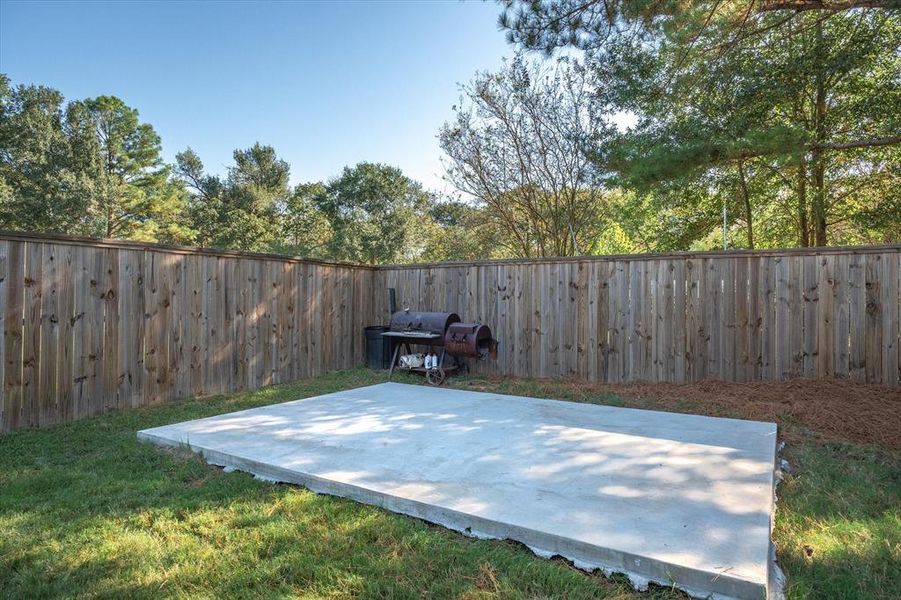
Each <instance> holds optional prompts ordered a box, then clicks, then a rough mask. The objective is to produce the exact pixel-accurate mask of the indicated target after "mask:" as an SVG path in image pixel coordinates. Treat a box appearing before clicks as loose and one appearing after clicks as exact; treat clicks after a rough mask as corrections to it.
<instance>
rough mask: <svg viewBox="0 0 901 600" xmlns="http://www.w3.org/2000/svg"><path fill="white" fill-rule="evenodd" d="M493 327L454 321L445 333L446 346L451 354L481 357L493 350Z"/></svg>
mask: <svg viewBox="0 0 901 600" xmlns="http://www.w3.org/2000/svg"><path fill="white" fill-rule="evenodd" d="M493 342H494V340H492V339H491V329H489V328H488V326H487V325H482V324H481V323H453V324H452V325H451V326H450V327H448V328H447V333H446V334H444V346H445V348H447V353H448V354H450V355H451V356H468V357H470V358H479V356H480V355H484V354H487V353H489V352H490V351H491V347H492V344H493Z"/></svg>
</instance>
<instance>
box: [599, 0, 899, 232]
mask: <svg viewBox="0 0 901 600" xmlns="http://www.w3.org/2000/svg"><path fill="white" fill-rule="evenodd" d="M766 18H769V19H773V18H775V17H772V16H769V17H766ZM795 26H796V27H797V28H798V29H797V30H795V29H791V28H785V27H779V28H776V27H774V28H773V29H772V30H771V32H770V33H767V34H764V35H762V36H761V37H760V39H759V43H756V44H750V45H747V46H745V47H742V48H736V49H733V50H732V51H731V52H730V53H729V54H728V55H727V56H726V57H724V58H723V59H722V60H720V61H718V62H716V63H714V64H710V63H707V62H704V61H699V62H696V63H693V64H690V65H686V66H683V68H682V72H681V73H680V74H679V75H678V76H676V77H670V76H669V75H666V74H665V73H666V70H667V69H666V68H661V69H659V70H658V71H657V72H656V76H655V77H647V76H645V77H642V78H640V80H638V78H636V80H633V81H626V82H625V83H624V84H622V85H621V87H620V90H621V92H622V95H621V96H620V101H621V104H622V105H625V106H629V107H631V108H635V109H636V110H638V109H639V106H640V107H641V108H640V110H641V111H642V116H643V119H642V121H641V123H640V125H639V127H638V128H637V130H636V131H633V132H630V133H629V134H627V135H625V136H622V138H621V139H619V140H617V143H616V144H615V146H614V145H612V146H611V147H610V148H608V149H607V155H606V156H604V157H601V158H600V159H599V160H600V161H601V162H604V163H605V164H607V166H613V167H614V168H617V169H618V170H619V171H620V172H621V173H622V174H624V176H625V180H626V182H627V183H628V184H630V185H633V186H636V187H637V188H638V189H641V190H645V191H653V193H655V194H657V195H658V196H660V197H661V200H665V196H667V195H668V194H671V193H672V190H671V189H670V188H669V187H668V186H667V185H664V184H663V182H664V181H667V180H672V181H673V182H674V183H677V184H684V183H685V182H686V181H688V180H691V179H697V178H703V179H704V180H705V181H706V184H705V189H706V190H707V193H708V194H713V195H714V196H716V197H717V198H718V202H715V203H711V204H710V207H711V208H713V209H715V210H713V213H714V214H712V215H710V216H712V217H714V220H715V213H718V212H719V210H716V208H717V207H722V206H723V205H725V206H727V207H728V208H729V214H730V215H735V216H736V217H737V219H738V220H740V221H741V222H742V226H743V228H744V230H745V234H746V239H745V240H743V241H742V242H738V243H739V244H740V245H744V246H746V247H751V248H753V247H754V246H755V237H754V227H753V224H754V220H755V219H754V215H755V214H757V213H759V217H764V216H765V217H766V219H765V222H766V223H767V225H768V226H772V225H774V224H775V222H777V221H774V220H773V219H777V220H778V222H780V223H781V226H782V231H784V230H785V229H793V230H794V231H795V232H796V233H795V234H794V235H793V236H788V237H786V236H784V235H781V232H780V231H773V230H772V229H771V235H768V236H766V237H763V238H760V236H758V240H756V241H757V242H760V240H763V244H764V245H770V244H771V243H772V242H774V241H775V242H777V243H778V244H780V245H784V244H785V243H797V244H799V245H802V246H806V245H812V244H816V245H825V244H826V243H828V242H829V238H828V236H827V230H830V229H831V230H832V232H833V238H834V240H835V241H838V242H840V243H856V242H862V241H867V240H868V239H870V238H871V233H869V232H867V231H865V230H864V229H863V228H859V227H858V228H855V227H851V226H850V224H851V223H853V222H856V221H857V219H856V218H855V214H856V213H857V212H859V211H861V210H868V208H869V207H870V206H872V204H873V203H874V202H876V203H878V202H880V201H881V199H884V197H885V195H889V196H891V195H893V194H895V192H892V191H891V189H889V188H887V187H886V185H885V183H886V181H887V178H888V174H889V173H890V172H891V171H892V170H893V169H892V165H893V164H894V165H898V164H899V162H898V161H899V156H901V155H899V153H898V150H899V147H898V144H899V143H901V137H899V136H897V131H899V130H901V129H899V127H901V125H899V122H898V117H897V114H898V111H897V105H898V101H899V100H901V96H899V88H898V81H899V79H898V77H899V74H901V58H899V55H898V54H897V52H885V51H884V49H885V48H894V49H897V48H898V47H899V44H901V27H899V22H898V21H897V20H895V19H891V18H889V17H887V16H886V15H884V14H878V13H854V14H842V15H838V16H834V17H833V18H831V19H829V20H827V21H823V22H821V21H819V20H817V19H815V18H814V17H810V18H809V22H806V21H805V20H804V18H803V17H802V18H801V19H798V20H796V21H795ZM674 52H675V53H677V51H674ZM675 56H676V54H671V53H669V52H668V51H661V52H660V53H659V55H658V57H657V59H658V60H659V62H660V63H662V64H666V63H667V62H670V61H672V60H675ZM599 71H600V72H601V73H602V76H605V75H606V76H607V77H608V78H612V77H613V74H612V73H611V69H605V68H604V67H603V66H600V67H599ZM624 79H625V78H623V77H621V76H620V77H618V81H624ZM661 90H665V91H666V93H665V94H664V93H662V92H661ZM877 189H878V190H879V191H878V192H877V191H876V190H877ZM786 195H790V196H792V198H793V200H792V201H791V202H788V203H786V202H785V198H786ZM774 203H775V204H777V205H779V206H780V207H781V208H782V210H780V211H773V210H772V209H771V208H772V205H773V204H774ZM757 220H761V219H760V218H758V219H757ZM773 234H775V235H773Z"/></svg>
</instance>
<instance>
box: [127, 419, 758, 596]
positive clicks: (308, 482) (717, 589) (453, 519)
mask: <svg viewBox="0 0 901 600" xmlns="http://www.w3.org/2000/svg"><path fill="white" fill-rule="evenodd" d="M137 437H138V440H140V441H142V442H149V443H153V444H156V445H159V446H168V447H180V448H187V449H189V450H191V451H192V452H194V453H197V454H199V455H200V456H202V457H203V458H204V459H205V460H206V461H207V462H208V463H210V464H212V465H216V466H219V467H223V468H224V469H225V470H227V471H236V470H237V471H243V472H245V473H249V474H251V475H253V476H254V477H255V478H257V479H261V480H264V481H268V482H272V483H288V484H293V485H299V486H302V487H305V488H307V489H309V490H311V491H313V492H315V493H317V494H328V495H331V496H339V497H342V498H349V499H351V500H355V501H357V502H361V503H363V504H369V505H372V506H377V507H379V508H383V509H385V510H388V511H390V512H394V513H398V514H402V515H406V516H411V517H415V518H418V519H422V520H424V521H428V522H429V523H434V524H436V525H441V526H442V527H446V528H448V529H452V530H454V531H456V532H458V533H462V534H463V535H467V536H470V537H476V538H480V539H509V540H513V541H516V542H520V543H522V544H523V545H525V546H526V547H528V548H529V549H530V550H531V551H532V552H533V553H534V554H536V555H537V556H540V557H542V558H551V557H554V556H560V557H563V558H564V559H566V560H568V561H570V562H572V564H573V565H574V566H575V567H577V568H579V569H581V570H584V571H587V572H592V571H596V570H600V571H601V572H603V573H604V575H606V576H608V577H609V576H611V575H613V574H623V575H625V576H626V577H627V578H628V579H629V581H630V583H631V584H632V585H633V586H634V587H635V588H636V589H637V590H639V591H645V590H647V589H648V585H649V584H651V583H655V584H658V585H662V586H665V587H675V588H677V589H680V590H682V591H684V592H685V593H687V594H689V595H690V596H692V597H694V598H704V599H709V600H743V599H749V598H767V597H768V591H767V587H768V586H764V585H761V584H759V583H756V582H753V581H748V580H745V579H741V578H738V577H734V576H732V575H729V574H728V573H726V572H722V573H719V574H717V575H715V576H714V577H712V578H711V575H710V573H708V572H704V571H701V570H698V569H692V568H689V567H681V566H678V565H671V564H666V563H663V562H661V561H658V560H656V559H653V558H648V557H644V556H640V555H636V554H632V553H628V552H622V551H617V550H613V549H609V548H603V547H601V546H595V545H591V544H585V543H583V542H579V541H576V540H572V539H568V538H565V537H561V536H557V535H554V534H549V533H546V532H541V531H536V530H533V529H528V528H523V527H518V526H515V525H510V524H506V523H502V522H499V521H494V520H490V519H484V518H482V517H477V516H474V515H469V514H466V513H461V512H458V511H455V510H451V509H446V508H442V507H438V506H434V505H431V504H426V503H423V502H419V501H416V500H410V499H407V498H401V497H398V496H392V495H390V494H385V493H383V492H376V491H373V490H369V489H366V488H362V487H359V486H355V485H352V484H345V483H338V482H335V481H331V480H327V479H323V478H321V477H317V476H315V475H310V474H306V473H299V472H296V471H291V470H289V469H285V468H281V467H276V466H273V465H268V464H265V463H260V462H258V461H256V460H253V459H248V458H243V457H240V456H236V455H233V454H227V453H223V452H220V451H218V450H214V449H212V448H205V447H203V446H200V445H196V444H191V443H190V441H187V442H178V441H173V440H171V439H169V438H165V437H161V436H159V435H156V434H154V433H151V432H149V431H139V432H138V434H137ZM769 597H770V598H772V596H769Z"/></svg>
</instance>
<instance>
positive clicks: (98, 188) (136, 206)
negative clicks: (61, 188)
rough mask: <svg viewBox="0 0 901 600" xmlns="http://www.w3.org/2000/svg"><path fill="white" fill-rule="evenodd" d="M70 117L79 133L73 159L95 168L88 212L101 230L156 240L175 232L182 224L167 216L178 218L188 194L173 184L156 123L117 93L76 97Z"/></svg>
mask: <svg viewBox="0 0 901 600" xmlns="http://www.w3.org/2000/svg"><path fill="white" fill-rule="evenodd" d="M68 119H69V121H70V123H72V131H73V133H74V134H76V135H74V137H75V138H76V139H75V147H76V152H75V156H74V158H75V159H76V160H80V161H83V162H85V163H86V164H85V165H84V167H85V168H86V169H89V170H91V171H93V173H92V175H93V177H92V181H93V188H94V189H93V191H94V193H93V202H92V206H91V207H90V212H91V216H92V220H93V221H94V228H95V230H96V231H97V233H98V234H100V235H102V236H103V237H108V238H113V237H119V238H131V239H147V240H155V239H157V236H158V234H159V232H160V231H162V230H167V231H169V232H170V233H169V234H168V235H166V236H165V237H172V234H173V233H175V232H177V231H178V229H177V227H174V226H173V225H170V224H167V221H170V220H172V221H174V222H175V223H178V220H179V218H180V217H181V216H182V212H183V209H184V205H183V201H184V196H183V195H181V194H180V193H179V191H178V190H177V189H176V188H173V186H172V185H171V184H170V183H169V169H168V168H167V167H166V166H165V165H164V164H163V160H162V158H161V156H160V152H161V147H160V138H159V136H158V135H157V134H156V132H155V131H154V130H153V127H151V126H150V125H149V124H147V123H141V122H139V120H138V111H137V110H135V109H133V108H130V107H129V106H127V105H126V104H125V103H124V102H123V101H122V100H120V99H119V98H116V97H114V96H99V97H97V98H90V99H87V100H83V101H76V102H73V103H72V104H71V105H70V106H69V109H68ZM78 134H80V135H78ZM167 225H168V227H167ZM176 237H179V236H178V235H177V234H176Z"/></svg>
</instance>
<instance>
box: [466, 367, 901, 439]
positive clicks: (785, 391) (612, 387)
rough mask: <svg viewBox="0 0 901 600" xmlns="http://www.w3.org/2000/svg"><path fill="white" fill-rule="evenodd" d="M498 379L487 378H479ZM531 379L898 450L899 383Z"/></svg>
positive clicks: (579, 395) (581, 393) (580, 393)
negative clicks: (625, 382) (595, 382)
mask: <svg viewBox="0 0 901 600" xmlns="http://www.w3.org/2000/svg"><path fill="white" fill-rule="evenodd" d="M499 379H500V378H497V379H495V378H488V379H485V380H483V382H484V383H489V382H492V381H498V380H499ZM508 381H509V380H508ZM534 383H536V384H537V387H538V388H539V389H541V391H542V392H544V393H543V394H542V395H545V396H549V397H552V396H554V391H555V388H556V389H557V390H569V391H571V392H574V393H575V394H574V395H573V396H572V397H571V398H570V399H576V400H588V401H590V400H591V396H594V395H603V394H614V395H616V396H619V397H620V398H622V399H623V400H625V406H630V407H633V408H645V409H653V410H665V411H672V412H683V413H692V414H702V415H709V416H717V417H732V418H738V419H752V420H756V421H773V422H776V423H777V424H778V425H779V434H780V438H782V439H784V440H788V441H799V440H803V439H806V440H810V439H820V440H823V441H838V442H852V443H857V444H872V445H877V446H881V447H883V448H886V449H889V450H893V451H901V386H889V385H871V384H862V383H855V382H853V381H849V380H846V379H793V380H790V381H766V382H752V383H735V382H728V381H715V380H706V381H701V382H697V383H630V384H588V383H583V382H578V381H573V380H543V381H537V382H534ZM469 385H470V386H472V387H479V381H478V380H475V381H471V382H470V383H469ZM517 391H518V390H517ZM558 393H559V392H558Z"/></svg>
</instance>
